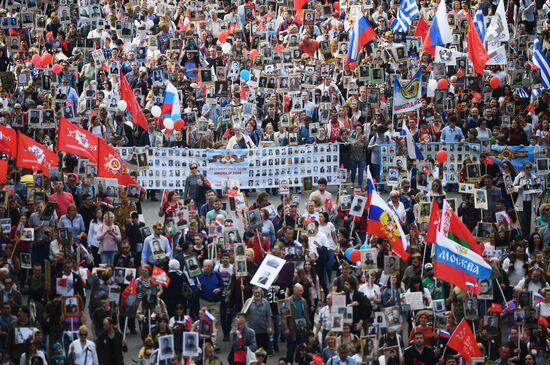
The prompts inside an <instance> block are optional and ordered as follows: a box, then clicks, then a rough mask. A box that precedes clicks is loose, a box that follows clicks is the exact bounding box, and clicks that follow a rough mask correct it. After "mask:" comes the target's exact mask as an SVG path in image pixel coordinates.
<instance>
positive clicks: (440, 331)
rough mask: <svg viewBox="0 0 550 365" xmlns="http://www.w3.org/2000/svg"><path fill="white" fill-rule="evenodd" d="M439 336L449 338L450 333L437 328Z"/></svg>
mask: <svg viewBox="0 0 550 365" xmlns="http://www.w3.org/2000/svg"><path fill="white" fill-rule="evenodd" d="M439 337H440V338H446V339H447V340H448V339H449V338H451V334H450V333H449V332H447V331H444V330H439Z"/></svg>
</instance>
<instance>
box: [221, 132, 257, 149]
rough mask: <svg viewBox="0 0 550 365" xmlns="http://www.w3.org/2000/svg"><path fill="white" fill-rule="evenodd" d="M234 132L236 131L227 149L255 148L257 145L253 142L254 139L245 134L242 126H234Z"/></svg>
mask: <svg viewBox="0 0 550 365" xmlns="http://www.w3.org/2000/svg"><path fill="white" fill-rule="evenodd" d="M233 132H234V133H235V135H234V136H232V137H231V138H229V141H228V142H227V149H228V150H232V149H249V148H255V147H256V145H255V144H254V142H252V139H251V138H250V137H249V136H247V135H245V134H243V133H242V131H241V129H240V128H233Z"/></svg>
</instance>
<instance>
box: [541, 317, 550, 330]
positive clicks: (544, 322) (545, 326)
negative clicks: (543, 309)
mask: <svg viewBox="0 0 550 365" xmlns="http://www.w3.org/2000/svg"><path fill="white" fill-rule="evenodd" d="M539 324H540V325H541V326H542V327H544V328H548V326H550V324H549V323H548V320H547V319H546V317H544V316H539Z"/></svg>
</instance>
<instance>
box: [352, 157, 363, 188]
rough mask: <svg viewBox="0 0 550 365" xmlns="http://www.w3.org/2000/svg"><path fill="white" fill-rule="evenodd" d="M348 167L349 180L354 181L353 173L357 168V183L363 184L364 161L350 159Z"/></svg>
mask: <svg viewBox="0 0 550 365" xmlns="http://www.w3.org/2000/svg"><path fill="white" fill-rule="evenodd" d="M350 169H351V182H352V183H355V174H356V173H357V169H359V176H358V177H357V184H358V185H359V186H363V175H365V161H354V160H350Z"/></svg>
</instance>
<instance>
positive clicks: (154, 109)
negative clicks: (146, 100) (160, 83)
mask: <svg viewBox="0 0 550 365" xmlns="http://www.w3.org/2000/svg"><path fill="white" fill-rule="evenodd" d="M160 113H162V110H160V106H158V105H154V106H153V107H152V108H151V114H153V117H155V118H158V117H160Z"/></svg>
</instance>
